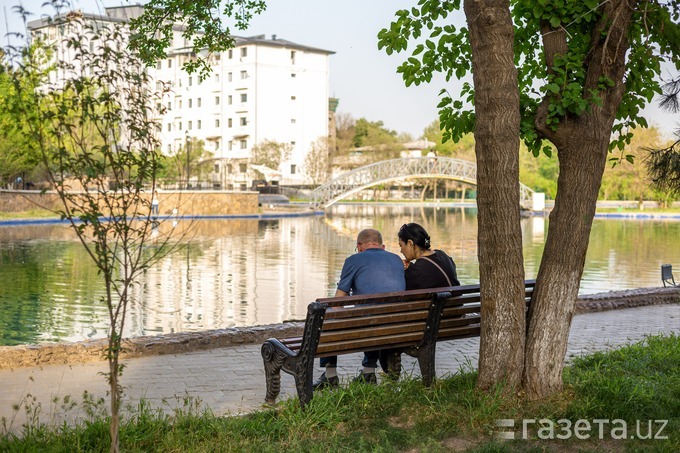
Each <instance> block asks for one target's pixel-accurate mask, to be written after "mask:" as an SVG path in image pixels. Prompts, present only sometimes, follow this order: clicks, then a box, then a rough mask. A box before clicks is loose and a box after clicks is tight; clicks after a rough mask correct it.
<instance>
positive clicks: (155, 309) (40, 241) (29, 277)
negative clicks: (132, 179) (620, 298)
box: [0, 205, 680, 345]
mask: <svg viewBox="0 0 680 453" xmlns="http://www.w3.org/2000/svg"><path fill="white" fill-rule="evenodd" d="M408 222H417V223H420V224H422V225H423V226H424V227H425V228H426V229H427V230H428V232H429V233H430V235H431V236H432V243H433V246H434V247H436V248H441V249H443V250H445V251H447V252H448V253H449V254H451V255H452V256H453V257H454V259H455V260H456V263H457V264H458V269H459V277H460V280H461V282H463V283H473V282H477V281H478V280H479V269H478V262H477V217H476V211H475V210H465V209H461V208H448V209H445V208H442V209H438V208H422V207H418V206H351V205H342V206H336V207H334V208H332V209H331V210H330V211H329V212H328V213H327V215H326V216H324V217H301V218H282V219H272V220H264V221H257V220H248V219H246V220H243V219H239V220H201V221H197V222H194V223H193V224H188V223H185V222H184V221H181V222H179V224H178V225H177V226H176V227H173V225H172V223H171V222H164V223H161V224H160V225H159V226H158V236H159V238H160V239H162V238H164V237H165V236H166V235H168V234H170V233H171V232H172V231H179V232H185V233H186V234H187V236H186V239H185V240H184V241H182V243H181V246H180V247H178V248H176V249H175V250H173V251H172V252H171V253H170V254H169V255H167V256H166V257H164V258H163V259H162V260H161V261H160V262H158V263H157V264H156V265H155V266H153V267H152V268H150V269H148V270H147V271H146V272H145V274H144V275H143V276H142V278H141V279H140V284H139V285H138V286H136V287H135V288H134V292H133V302H132V304H131V306H130V310H129V317H128V320H127V324H126V328H125V334H126V335H128V336H138V335H154V334H161V333H169V332H183V331H198V330H206V329H216V328H225V327H232V326H250V325H258V324H269V323H277V322H281V321H283V320H287V319H303V318H304V316H305V314H306V308H307V305H308V303H309V302H311V301H312V300H314V299H316V298H317V297H322V296H330V295H332V294H333V293H334V291H335V284H336V282H337V280H338V278H339V273H340V269H341V267H342V263H343V261H344V259H345V258H346V256H347V255H348V254H350V253H353V251H354V246H355V241H356V234H357V232H358V231H359V230H361V229H362V228H367V227H372V228H377V229H379V230H381V231H382V232H383V235H384V238H385V243H386V248H387V249H388V250H390V251H393V252H395V253H396V252H398V250H399V247H398V243H397V231H398V229H399V227H400V226H401V225H402V224H404V223H408ZM679 230H680V222H671V221H667V222H664V221H657V220H645V221H635V220H596V221H595V223H594V225H593V232H592V235H591V245H590V248H589V251H588V255H587V259H586V270H585V272H584V277H583V281H582V285H581V292H582V293H593V292H601V291H607V290H611V289H624V288H635V287H644V286H659V265H660V264H661V263H662V262H672V263H680V250H678V248H677V247H675V239H676V238H677V237H679V234H678V233H680V231H679ZM522 231H523V241H524V256H525V269H526V275H527V278H533V277H535V276H536V273H537V271H538V265H539V263H540V258H541V254H542V251H543V243H544V241H545V237H546V235H547V219H545V218H529V219H523V220H522ZM158 244H162V241H161V240H158V241H157V242H156V243H152V244H150V247H158V246H159V245H158ZM89 260H90V259H89V257H88V256H87V255H86V254H85V252H84V251H83V249H82V246H81V245H80V244H79V243H78V242H77V240H76V238H75V237H74V235H73V234H72V233H71V231H70V230H69V229H68V228H67V227H66V226H64V225H38V226H14V227H3V228H0V344H4V345H8V344H21V343H35V342H51V341H77V340H82V339H86V338H98V337H104V336H105V334H106V325H107V322H108V319H107V315H106V310H105V306H104V305H103V303H102V302H100V301H99V299H100V298H101V297H102V296H103V292H102V288H101V284H100V282H99V279H98V276H97V272H96V270H95V269H94V266H92V265H91V264H90V261H89Z"/></svg>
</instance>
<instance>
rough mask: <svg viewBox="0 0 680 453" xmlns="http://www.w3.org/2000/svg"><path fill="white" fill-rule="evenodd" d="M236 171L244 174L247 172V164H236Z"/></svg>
mask: <svg viewBox="0 0 680 453" xmlns="http://www.w3.org/2000/svg"><path fill="white" fill-rule="evenodd" d="M238 171H239V172H240V173H245V172H247V171H248V165H247V164H238Z"/></svg>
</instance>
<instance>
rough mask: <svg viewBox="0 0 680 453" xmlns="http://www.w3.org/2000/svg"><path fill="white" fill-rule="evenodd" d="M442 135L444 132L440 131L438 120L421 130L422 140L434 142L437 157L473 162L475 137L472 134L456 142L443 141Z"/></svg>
mask: <svg viewBox="0 0 680 453" xmlns="http://www.w3.org/2000/svg"><path fill="white" fill-rule="evenodd" d="M444 134H445V131H443V130H442V127H441V121H440V120H439V119H436V120H434V121H433V122H432V123H430V124H429V125H427V126H426V127H425V129H424V130H423V138H425V139H427V140H429V141H431V142H434V152H435V154H437V156H447V157H454V158H456V159H464V160H470V161H472V160H475V136H474V135H473V134H466V135H464V136H462V137H461V138H460V140H458V141H456V142H454V141H453V140H445V139H444Z"/></svg>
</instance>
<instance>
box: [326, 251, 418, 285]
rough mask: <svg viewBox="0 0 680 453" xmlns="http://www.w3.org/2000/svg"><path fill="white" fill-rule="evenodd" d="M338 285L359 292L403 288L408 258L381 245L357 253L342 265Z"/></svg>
mask: <svg viewBox="0 0 680 453" xmlns="http://www.w3.org/2000/svg"><path fill="white" fill-rule="evenodd" d="M338 289H340V290H342V291H344V292H346V293H348V294H352V295H355V296H356V295H358V294H376V293H388V292H391V291H403V290H405V289H406V281H405V279H404V262H403V261H402V260H401V258H399V257H398V256H397V255H395V254H394V253H391V252H387V251H385V250H383V249H381V248H375V249H366V250H364V251H363V252H360V253H355V254H354V255H352V256H350V257H348V258H347V259H346V260H345V264H344V265H343V266H342V273H341V275H340V281H339V282H338Z"/></svg>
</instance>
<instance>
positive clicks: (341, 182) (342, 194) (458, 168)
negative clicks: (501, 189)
mask: <svg viewBox="0 0 680 453" xmlns="http://www.w3.org/2000/svg"><path fill="white" fill-rule="evenodd" d="M413 177H418V178H438V179H453V180H456V181H461V182H464V183H468V184H471V185H475V186H476V185H477V165H476V164H475V163H474V162H470V161H467V160H461V159H453V158H451V157H404V158H401V159H390V160H384V161H381V162H375V163H373V164H370V165H365V166H363V167H359V168H355V169H354V170H351V171H348V172H347V173H343V174H342V175H340V176H338V177H337V178H334V179H332V180H330V181H328V182H327V183H325V184H323V185H321V186H319V187H318V188H316V189H315V190H314V191H313V192H312V199H313V200H314V206H316V207H317V208H320V209H321V208H323V209H325V208H327V207H329V206H330V205H332V204H333V203H335V202H337V201H340V200H342V199H343V198H347V197H349V196H351V195H353V194H355V193H357V192H360V191H362V190H364V189H367V188H369V187H372V186H376V185H379V184H384V183H387V182H394V181H403V180H406V179H409V178H413ZM519 187H520V189H519V190H520V206H521V207H522V208H524V209H532V197H533V193H534V191H533V190H531V189H530V188H528V187H527V186H525V185H524V184H522V183H520V184H519Z"/></svg>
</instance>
